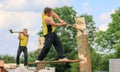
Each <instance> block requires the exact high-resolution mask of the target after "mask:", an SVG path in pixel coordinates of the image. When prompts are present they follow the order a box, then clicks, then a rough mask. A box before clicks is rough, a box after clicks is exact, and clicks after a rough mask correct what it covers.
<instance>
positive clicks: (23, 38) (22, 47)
mask: <svg viewBox="0 0 120 72" xmlns="http://www.w3.org/2000/svg"><path fill="white" fill-rule="evenodd" d="M28 37H29V35H28V30H27V29H23V32H20V33H19V36H18V39H19V47H18V51H17V58H16V63H17V66H19V60H20V59H19V57H20V54H21V53H22V52H23V53H24V66H27V59H28V55H27V43H28Z"/></svg>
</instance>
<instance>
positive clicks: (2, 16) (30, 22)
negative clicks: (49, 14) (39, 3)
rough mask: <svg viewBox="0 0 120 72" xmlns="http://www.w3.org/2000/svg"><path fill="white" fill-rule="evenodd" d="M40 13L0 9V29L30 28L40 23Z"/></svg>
mask: <svg viewBox="0 0 120 72" xmlns="http://www.w3.org/2000/svg"><path fill="white" fill-rule="evenodd" d="M40 14H41V13H36V12H7V11H0V29H4V28H7V27H9V28H14V29H17V28H32V27H35V26H36V25H37V24H38V23H39V24H40V23H41V15H40Z"/></svg>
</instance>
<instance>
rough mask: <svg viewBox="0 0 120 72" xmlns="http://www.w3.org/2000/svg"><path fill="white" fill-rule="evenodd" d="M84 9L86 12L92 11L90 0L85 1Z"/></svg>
mask: <svg viewBox="0 0 120 72" xmlns="http://www.w3.org/2000/svg"><path fill="white" fill-rule="evenodd" d="M83 9H84V10H85V12H90V11H92V9H91V8H90V6H89V3H88V2H84V3H83Z"/></svg>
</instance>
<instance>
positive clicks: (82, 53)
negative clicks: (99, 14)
mask: <svg viewBox="0 0 120 72" xmlns="http://www.w3.org/2000/svg"><path fill="white" fill-rule="evenodd" d="M76 27H77V28H83V29H85V30H86V25H85V19H84V18H83V17H81V18H76ZM76 41H77V48H78V56H79V58H80V59H83V61H81V62H80V72H92V70H91V61H90V53H89V45H88V40H87V33H86V31H83V32H80V31H78V32H77V35H76Z"/></svg>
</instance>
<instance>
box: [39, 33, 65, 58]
mask: <svg viewBox="0 0 120 72" xmlns="http://www.w3.org/2000/svg"><path fill="white" fill-rule="evenodd" d="M52 44H53V46H54V47H55V49H56V51H57V53H58V57H59V58H60V59H61V58H63V57H64V56H63V48H62V44H61V42H60V40H59V38H58V36H57V35H56V33H55V32H53V33H49V34H47V35H46V36H45V44H44V47H43V48H42V50H41V52H40V54H39V56H38V59H37V60H43V59H44V58H45V57H46V55H47V54H48V52H49V50H50V47H51V45H52Z"/></svg>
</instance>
